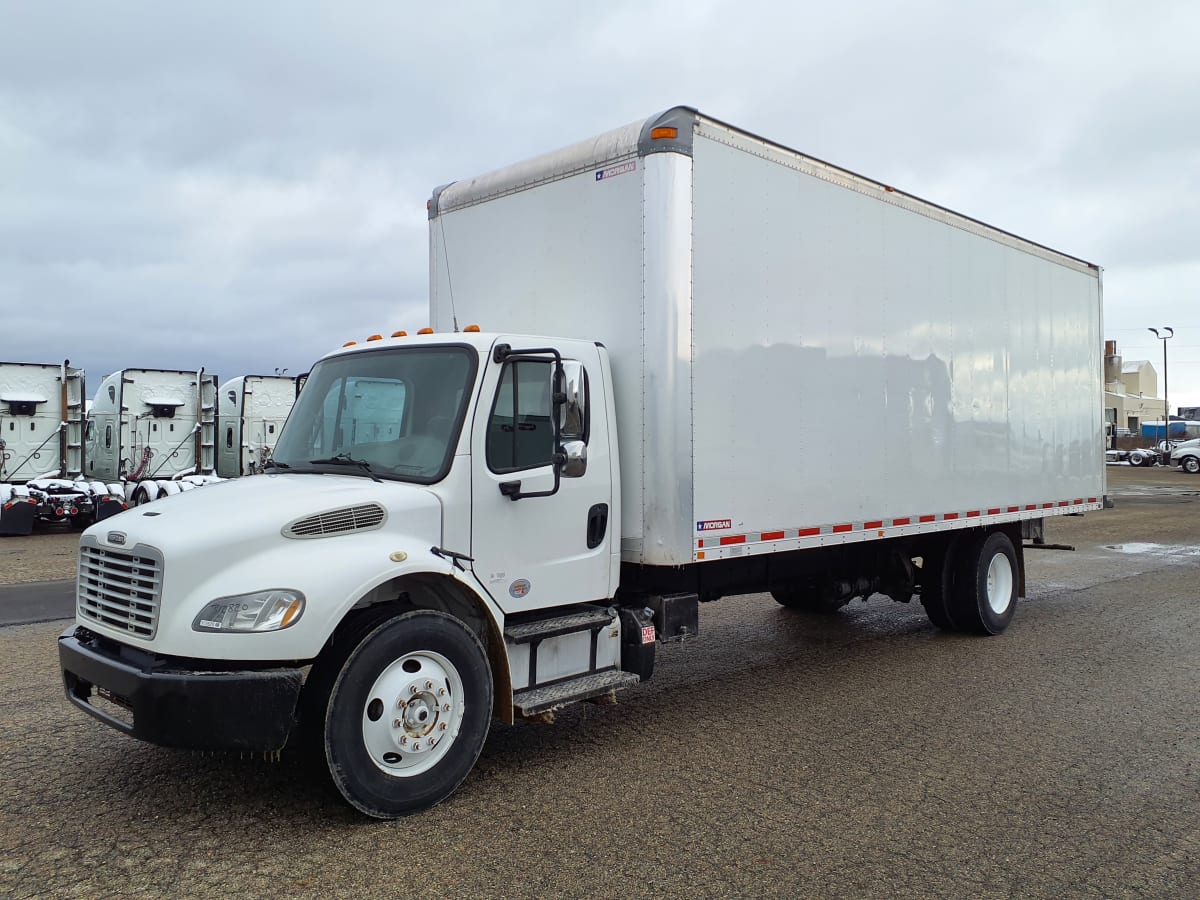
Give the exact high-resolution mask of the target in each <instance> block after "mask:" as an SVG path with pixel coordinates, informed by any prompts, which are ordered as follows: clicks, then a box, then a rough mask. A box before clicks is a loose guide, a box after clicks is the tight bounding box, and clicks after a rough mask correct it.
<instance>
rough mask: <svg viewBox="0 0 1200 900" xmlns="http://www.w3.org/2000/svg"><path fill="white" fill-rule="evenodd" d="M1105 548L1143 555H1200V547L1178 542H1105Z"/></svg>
mask: <svg viewBox="0 0 1200 900" xmlns="http://www.w3.org/2000/svg"><path fill="white" fill-rule="evenodd" d="M1105 549H1106V550H1113V551H1115V552H1117V553H1133V554H1138V555H1143V556H1200V547H1196V546H1187V545H1184V546H1180V545H1178V544H1140V543H1131V544H1105Z"/></svg>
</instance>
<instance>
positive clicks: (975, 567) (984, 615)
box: [951, 531, 1020, 635]
mask: <svg viewBox="0 0 1200 900" xmlns="http://www.w3.org/2000/svg"><path fill="white" fill-rule="evenodd" d="M1019 573H1020V564H1019V563H1018V561H1017V551H1016V548H1015V547H1013V543H1012V541H1011V540H1010V539H1009V537H1008V535H1007V534H1005V533H1004V532H1003V531H992V532H989V533H987V534H984V535H982V536H980V537H978V538H976V539H975V540H973V541H970V542H969V543H967V545H966V546H965V547H963V548H962V549H961V551H960V554H959V560H958V569H957V572H956V573H955V576H956V577H955V579H954V588H953V593H952V594H951V605H952V608H951V615H952V616H953V619H954V622H955V624H956V625H957V626H958V627H959V628H960V629H961V630H963V631H974V632H976V633H978V634H988V635H991V634H1000V633H1002V632H1003V631H1004V630H1005V629H1006V628H1008V625H1009V623H1010V622H1011V621H1012V618H1013V614H1014V613H1015V612H1016V610H1017V583H1018V579H1019Z"/></svg>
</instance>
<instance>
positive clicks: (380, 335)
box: [367, 334, 383, 341]
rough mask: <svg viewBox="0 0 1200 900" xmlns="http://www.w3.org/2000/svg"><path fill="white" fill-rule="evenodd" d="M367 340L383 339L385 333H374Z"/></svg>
mask: <svg viewBox="0 0 1200 900" xmlns="http://www.w3.org/2000/svg"><path fill="white" fill-rule="evenodd" d="M367 340H368V341H382V340H383V335H382V334H373V335H371V336H370V337H369V338H367Z"/></svg>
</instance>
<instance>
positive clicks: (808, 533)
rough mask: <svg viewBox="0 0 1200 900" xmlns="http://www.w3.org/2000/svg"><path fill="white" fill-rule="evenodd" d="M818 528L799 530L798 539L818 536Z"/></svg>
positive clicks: (819, 531) (819, 530)
mask: <svg viewBox="0 0 1200 900" xmlns="http://www.w3.org/2000/svg"><path fill="white" fill-rule="evenodd" d="M820 533H821V529H820V528H801V529H800V531H799V532H798V534H799V535H800V537H812V536H813V535H814V534H820Z"/></svg>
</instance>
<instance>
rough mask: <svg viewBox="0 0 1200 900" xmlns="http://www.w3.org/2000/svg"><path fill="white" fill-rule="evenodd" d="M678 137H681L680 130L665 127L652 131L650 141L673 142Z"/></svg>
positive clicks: (652, 129)
mask: <svg viewBox="0 0 1200 900" xmlns="http://www.w3.org/2000/svg"><path fill="white" fill-rule="evenodd" d="M677 137H679V129H678V128H670V127H667V126H663V127H662V128H651V129H650V140H652V141H662V140H673V139H674V138H677Z"/></svg>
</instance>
